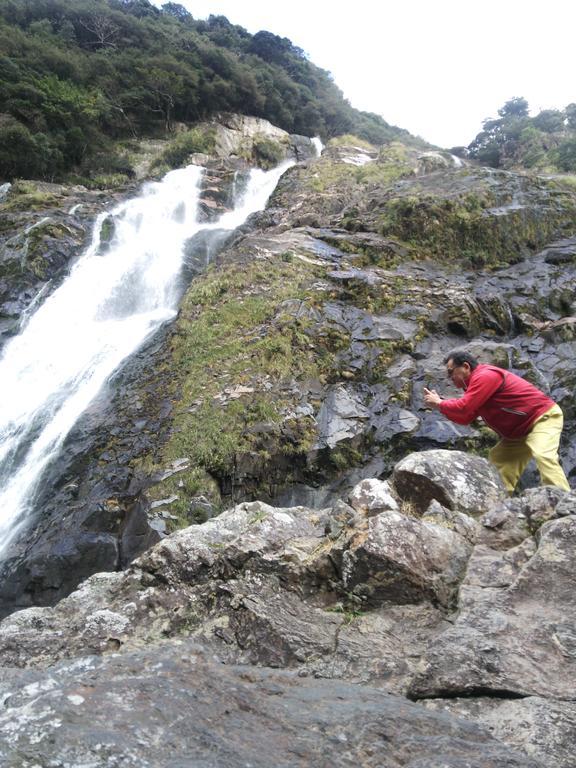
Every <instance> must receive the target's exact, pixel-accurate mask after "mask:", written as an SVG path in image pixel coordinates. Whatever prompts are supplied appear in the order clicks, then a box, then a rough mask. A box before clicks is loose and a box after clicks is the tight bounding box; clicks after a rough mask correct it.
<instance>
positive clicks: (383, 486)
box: [349, 478, 398, 514]
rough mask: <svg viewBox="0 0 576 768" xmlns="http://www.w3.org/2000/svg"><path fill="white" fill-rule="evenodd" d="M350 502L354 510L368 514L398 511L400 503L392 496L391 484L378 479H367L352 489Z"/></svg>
mask: <svg viewBox="0 0 576 768" xmlns="http://www.w3.org/2000/svg"><path fill="white" fill-rule="evenodd" d="M349 501H350V504H351V505H352V506H353V507H354V509H356V510H361V511H363V512H366V513H368V514H376V513H378V512H383V511H384V510H388V509H391V510H397V509H398V502H397V501H396V499H395V498H394V497H393V496H392V494H391V489H390V485H389V483H388V482H387V481H385V480H384V481H382V480H377V479H376V478H367V479H366V480H362V481H361V482H360V483H358V485H356V486H355V487H354V488H353V489H352V492H351V493H350V497H349Z"/></svg>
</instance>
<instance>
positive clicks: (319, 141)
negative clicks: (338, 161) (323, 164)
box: [312, 136, 324, 157]
mask: <svg viewBox="0 0 576 768" xmlns="http://www.w3.org/2000/svg"><path fill="white" fill-rule="evenodd" d="M312 144H313V145H314V149H315V150H316V156H317V157H320V155H321V154H322V150H323V149H324V144H322V139H321V138H320V136H314V138H313V139H312Z"/></svg>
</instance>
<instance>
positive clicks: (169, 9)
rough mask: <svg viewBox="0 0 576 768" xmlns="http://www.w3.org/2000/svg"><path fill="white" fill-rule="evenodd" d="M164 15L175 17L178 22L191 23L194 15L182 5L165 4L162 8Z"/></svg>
mask: <svg viewBox="0 0 576 768" xmlns="http://www.w3.org/2000/svg"><path fill="white" fill-rule="evenodd" d="M162 10H163V11H164V13H167V14H168V15H169V16H173V17H174V18H175V19H178V21H191V20H192V14H191V13H190V12H189V11H187V10H186V8H184V6H183V5H180V3H164V5H163V6H162Z"/></svg>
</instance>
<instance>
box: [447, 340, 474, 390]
mask: <svg viewBox="0 0 576 768" xmlns="http://www.w3.org/2000/svg"><path fill="white" fill-rule="evenodd" d="M444 365H445V366H446V374H447V376H448V378H449V379H450V380H451V381H452V383H453V384H454V385H455V386H456V387H458V388H459V389H465V388H466V385H467V383H468V379H469V378H470V376H471V374H472V371H473V370H474V368H476V366H477V365H478V360H476V358H475V357H474V356H473V355H471V354H470V353H469V352H465V351H464V350H460V349H455V350H454V351H453V352H450V354H449V355H446V357H445V358H444Z"/></svg>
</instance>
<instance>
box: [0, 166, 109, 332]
mask: <svg viewBox="0 0 576 768" xmlns="http://www.w3.org/2000/svg"><path fill="white" fill-rule="evenodd" d="M111 201H112V197H111V196H110V195H105V194H103V193H101V192H92V193H90V192H88V191H87V190H86V189H84V188H83V187H71V188H66V187H64V186H61V185H57V184H45V183H41V182H32V181H30V182H18V183H16V184H14V185H12V186H11V188H10V189H9V190H8V192H7V193H6V195H5V196H4V197H3V198H2V200H0V214H1V216H2V226H1V227H0V344H3V343H4V342H5V341H6V339H8V338H10V336H13V335H14V334H15V333H17V332H18V329H19V327H20V323H21V321H22V319H23V317H24V316H25V314H26V313H28V314H29V313H31V312H32V311H33V310H34V308H35V307H36V306H37V305H38V304H39V303H40V302H41V301H43V300H44V299H45V298H46V296H47V295H48V294H49V293H51V292H52V291H53V290H54V288H56V287H57V285H58V284H59V282H61V280H62V279H63V277H64V275H65V273H66V270H67V268H68V267H69V265H70V263H71V262H72V261H73V260H74V259H75V258H76V257H77V256H78V255H79V254H80V253H81V251H82V248H83V247H85V246H86V245H87V243H88V241H89V236H90V231H91V228H92V223H93V217H94V215H95V214H96V213H97V212H100V211H101V210H103V208H104V207H105V206H106V205H109V204H110V202H111Z"/></svg>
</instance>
